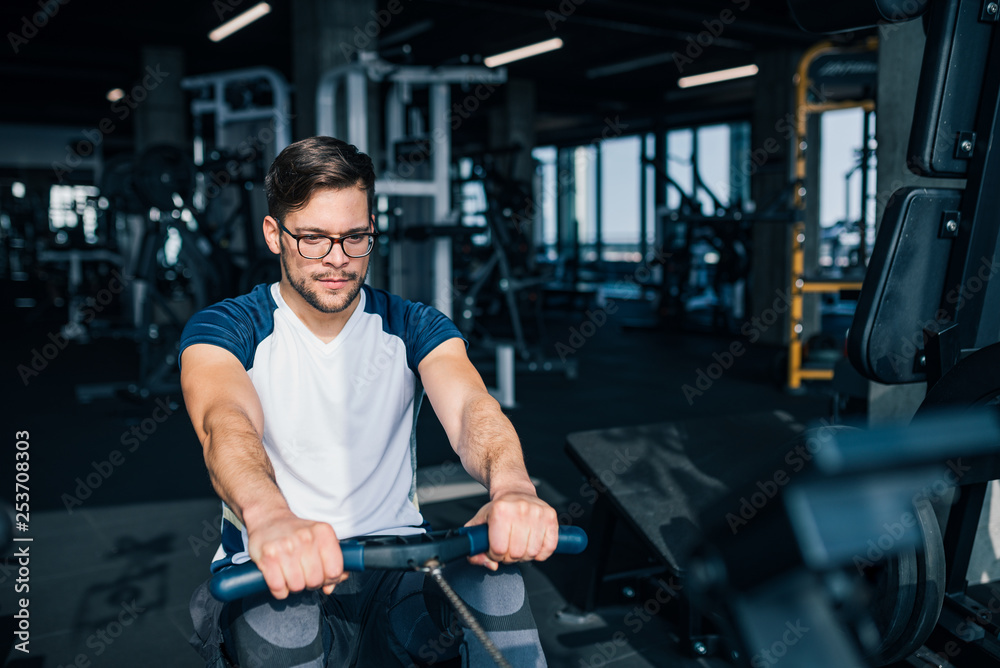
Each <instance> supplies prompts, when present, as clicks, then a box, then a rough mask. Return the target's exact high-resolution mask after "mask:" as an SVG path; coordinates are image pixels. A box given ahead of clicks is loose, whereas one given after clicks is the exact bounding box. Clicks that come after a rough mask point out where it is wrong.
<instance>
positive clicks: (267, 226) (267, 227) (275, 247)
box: [264, 216, 281, 255]
mask: <svg viewBox="0 0 1000 668" xmlns="http://www.w3.org/2000/svg"><path fill="white" fill-rule="evenodd" d="M264 241H265V242H266V243H267V247H268V249H270V251H271V252H272V253H274V254H275V255H281V228H280V227H278V221H277V220H275V219H274V218H272V217H271V216H264Z"/></svg>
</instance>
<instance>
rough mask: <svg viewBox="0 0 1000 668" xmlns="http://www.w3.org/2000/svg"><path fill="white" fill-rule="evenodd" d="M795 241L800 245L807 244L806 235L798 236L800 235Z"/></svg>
mask: <svg viewBox="0 0 1000 668" xmlns="http://www.w3.org/2000/svg"><path fill="white" fill-rule="evenodd" d="M795 240H796V241H798V242H799V243H800V244H801V243H805V240H806V235H804V234H798V235H796V237H795Z"/></svg>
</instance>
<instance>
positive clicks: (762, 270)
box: [736, 49, 802, 345]
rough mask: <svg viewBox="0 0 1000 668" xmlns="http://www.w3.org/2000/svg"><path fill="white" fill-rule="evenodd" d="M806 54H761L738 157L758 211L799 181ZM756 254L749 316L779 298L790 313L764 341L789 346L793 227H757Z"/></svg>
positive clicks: (770, 329) (762, 333) (765, 333)
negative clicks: (800, 90)
mask: <svg viewBox="0 0 1000 668" xmlns="http://www.w3.org/2000/svg"><path fill="white" fill-rule="evenodd" d="M801 55H802V54H801V52H799V51H793V50H787V49H782V50H777V51H763V52H761V53H759V54H758V55H757V66H758V68H759V69H760V72H759V74H758V75H757V81H756V86H757V90H758V91H761V93H760V94H758V95H756V96H755V97H754V111H753V121H752V124H753V126H752V130H751V138H750V155H747V156H736V159H737V165H739V167H740V169H741V170H742V172H743V173H747V174H749V175H750V179H751V180H750V190H751V195H752V197H753V200H754V202H756V204H757V206H758V207H761V206H763V205H764V204H766V203H767V202H769V201H771V200H773V199H774V198H775V197H778V196H780V195H781V194H782V193H783V192H786V193H787V190H788V187H789V184H790V183H791V182H792V180H793V178H794V159H795V152H794V150H793V149H794V146H793V142H794V140H795V121H794V108H795V106H794V105H795V86H794V82H793V77H794V75H795V69H796V67H797V66H798V63H799V59H800V58H801ZM765 91H766V93H764V92H765ZM755 158H756V159H755ZM752 253H753V257H752V260H751V266H752V270H751V276H750V303H749V309H750V312H749V313H747V318H748V319H750V318H753V317H754V316H760V314H761V312H762V311H764V310H765V309H769V308H771V306H772V305H773V304H774V303H775V300H779V302H780V303H781V304H785V308H784V309H783V310H785V311H786V313H784V314H782V315H780V316H779V318H778V320H777V321H776V322H775V323H774V324H772V325H771V326H769V327H767V328H762V329H760V330H759V333H760V338H759V342H760V343H765V344H771V345H786V344H787V342H788V314H787V305H786V301H787V300H785V299H784V298H783V297H782V295H787V293H788V288H789V281H790V264H791V225H790V224H780V223H772V222H759V223H757V224H756V225H755V226H754V229H753V248H752Z"/></svg>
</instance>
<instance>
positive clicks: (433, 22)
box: [0, 0, 817, 137]
mask: <svg viewBox="0 0 1000 668" xmlns="http://www.w3.org/2000/svg"><path fill="white" fill-rule="evenodd" d="M394 1H395V2H397V3H400V4H401V6H402V10H401V11H398V13H397V14H396V15H394V17H393V20H392V22H391V23H390V24H389V25H387V26H386V28H385V29H384V30H382V31H381V33H380V34H379V40H380V50H381V53H382V56H383V57H384V58H386V59H388V60H390V61H393V62H404V61H405V62H411V63H414V64H422V65H443V64H451V63H458V62H462V60H463V59H467V60H470V61H472V62H476V61H477V59H479V58H481V57H482V56H485V55H490V54H493V53H497V52H501V51H505V50H508V49H510V48H514V47H517V46H523V45H525V44H529V43H533V42H535V41H540V40H544V39H550V38H552V37H560V38H562V39H563V41H564V44H565V46H564V48H563V49H561V50H559V51H556V52H553V53H549V54H544V55H541V56H537V57H534V58H531V59H527V60H524V61H521V62H518V63H514V64H511V65H510V66H509V67H508V74H509V77H511V78H523V79H530V80H533V81H535V83H536V94H537V104H538V115H537V127H538V130H539V132H540V134H542V135H544V134H545V133H549V134H550V135H551V136H553V137H556V136H558V134H559V132H560V128H565V127H571V126H572V125H573V123H572V119H574V118H578V117H581V116H586V117H590V118H597V119H600V118H602V117H603V116H606V115H607V114H623V115H625V116H626V117H632V118H639V117H647V118H648V117H652V116H655V115H657V114H662V113H664V111H665V110H668V109H669V110H670V111H677V110H678V109H683V108H684V107H685V105H687V106H688V107H690V108H691V109H692V110H694V109H700V110H707V109H712V110H716V111H718V110H720V109H726V108H729V107H732V106H733V105H736V106H738V105H739V104H740V103H743V104H744V105H748V104H749V100H750V99H751V96H752V94H753V93H752V90H749V89H747V88H746V85H744V87H743V88H742V89H740V88H738V87H737V88H732V89H731V91H730V92H729V93H726V89H725V88H724V87H710V88H715V89H716V90H714V91H709V90H708V89H706V91H705V93H704V96H703V97H700V98H699V99H698V100H688V101H685V100H686V98H685V96H676V95H675V96H674V97H671V95H673V94H674V93H676V92H677V89H676V80H677V78H678V76H679V72H678V69H679V68H678V64H677V63H676V62H675V57H674V54H675V53H677V54H682V55H684V56H685V58H688V57H689V58H690V62H688V61H682V62H680V66H681V67H682V68H683V70H684V71H683V74H689V73H698V72H703V71H710V70H714V69H719V68H723V67H730V66H734V65H744V64H749V63H751V62H753V61H754V54H755V52H757V51H760V50H765V49H772V48H776V47H780V46H793V47H799V48H805V47H807V46H808V45H810V44H812V43H814V42H815V41H816V40H817V37H816V36H815V35H809V34H806V33H804V32H802V31H801V30H800V29H799V28H797V27H796V25H795V24H794V22H793V20H792V19H791V17H790V15H789V12H788V9H787V5H786V0H698V1H690V0H681V1H672V2H656V1H653V0H625V1H619V0H547V1H542V0H537V1H536V0H394ZM46 2H48V3H49V5H50V6H51V7H53V8H54V7H58V11H56V12H52V11H50V13H51V14H53V15H52V16H51V17H49V18H48V20H47V21H46V22H45V25H42V26H41V27H40V28H37V31H35V30H33V28H34V26H32V25H30V23H29V22H30V21H31V18H32V17H33V16H37V15H38V12H39V11H40V10H39V5H40V4H41V5H45V3H46ZM59 3H63V4H59ZM227 4H231V5H236V6H237V7H236V11H237V12H238V11H240V10H242V8H243V7H244V6H245V7H249V6H251V5H252V0H243V1H242V3H241V2H240V0H148V1H145V2H143V1H136V0H104V1H99V2H98V1H91V2H84V1H83V0H27V1H25V0H5V1H4V2H3V3H0V21H2V25H3V26H4V31H3V32H4V33H5V35H6V39H5V41H6V42H7V44H5V45H3V47H2V48H0V52H2V54H3V55H2V56H0V82H2V86H3V91H4V95H3V103H2V104H0V123H17V124H24V123H31V124H49V125H69V126H79V127H80V128H87V127H94V126H95V125H96V124H97V123H98V122H100V120H101V119H102V118H104V117H106V116H107V115H108V109H109V106H110V103H109V102H108V101H107V100H106V99H105V94H106V92H107V91H108V90H110V89H112V88H115V87H119V88H123V89H125V90H129V88H130V87H131V86H134V85H135V84H136V83H137V82H138V81H139V80H140V79H141V65H140V63H141V56H140V54H141V49H142V48H143V47H144V46H150V45H166V46H175V47H181V48H182V49H183V51H184V58H185V69H186V74H197V73H205V72H217V71H223V70H227V69H236V68H242V67H248V66H253V65H265V66H270V67H274V68H276V69H278V70H279V71H280V72H282V73H283V74H284V75H285V76H286V77H287V78H288V79H290V80H291V79H293V77H292V49H293V35H292V28H291V25H292V14H291V9H290V4H291V3H286V2H282V0H272V2H271V4H272V7H273V11H272V12H271V13H270V14H269V15H267V16H265V17H264V18H262V19H260V20H259V21H257V22H256V23H254V24H252V25H251V26H249V27H247V28H245V29H244V30H242V31H240V32H238V33H236V34H235V35H233V36H231V37H229V38H227V39H225V40H223V41H222V42H220V43H213V42H210V41H209V40H208V39H207V33H208V32H209V31H210V30H211V29H212V28H215V27H217V26H218V25H219V23H220V22H221V21H220V19H219V16H218V13H217V8H218V7H220V6H221V7H226V6H227ZM378 4H379V6H380V7H384V6H385V4H386V3H385V2H384V1H383V2H379V3H378ZM95 6H96V8H95ZM397 7H398V5H397ZM234 13H236V12H233V13H230V14H228V15H227V16H226V18H228V17H229V16H232V15H233V14H234ZM42 18H44V17H42ZM36 22H37V21H36ZM15 35H18V36H19V37H15ZM21 38H23V39H21ZM404 45H405V47H404ZM623 64H625V65H623ZM732 91H737V92H735V93H734V92H732Z"/></svg>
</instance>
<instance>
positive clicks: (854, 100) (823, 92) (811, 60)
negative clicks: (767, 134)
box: [787, 37, 878, 392]
mask: <svg viewBox="0 0 1000 668" xmlns="http://www.w3.org/2000/svg"><path fill="white" fill-rule="evenodd" d="M877 49H878V40H877V39H876V38H874V37H873V38H869V39H868V40H866V41H864V42H863V43H861V44H858V45H850V46H838V45H834V44H833V43H831V42H821V43H820V44H817V45H816V46H814V47H813V48H811V49H809V50H808V51H807V52H806V54H805V55H804V56H803V57H802V59H801V61H800V62H799V67H798V72H797V73H796V76H797V84H796V90H795V192H794V198H795V203H794V208H795V210H796V212H797V213H798V217H797V219H796V221H795V223H794V224H793V225H792V257H791V271H792V275H791V289H790V291H789V295H790V297H791V305H790V306H791V314H790V318H789V332H788V370H787V388H788V390H790V391H793V392H794V391H797V390H799V389H800V388H801V387H802V381H803V380H831V379H833V374H834V369H833V367H832V366H830V365H828V364H819V365H817V364H815V363H814V364H806V363H805V362H804V358H805V357H806V355H805V352H806V350H805V348H806V345H805V344H806V340H807V336H806V331H805V329H806V326H805V322H804V320H805V296H806V295H807V294H814V295H822V294H831V293H832V294H841V293H845V292H849V293H856V292H857V291H858V290H860V289H861V282H862V281H861V279H862V278H863V273H864V260H865V259H866V255H867V254H866V252H865V243H866V241H865V238H866V236H867V225H866V224H865V221H866V218H865V211H866V207H865V202H866V197H867V192H868V169H867V165H868V156H869V155H870V148H869V146H868V133H869V129H868V119H869V116H870V115H871V113H872V112H873V111H874V110H875V100H874V99H871V98H872V97H873V96H874V92H875V91H874V85H875V76H874V69H875V68H876V67H877V61H876V60H875V56H876V54H877ZM831 64H835V65H838V66H839V69H841V70H846V71H848V72H854V71H860V72H861V75H860V76H859V75H852V76H847V77H841V79H845V80H846V82H845V81H840V82H837V81H836V80H835V79H836V77H830V76H828V75H827V76H824V75H823V74H822V72H824V71H825V70H829V69H831V68H830V67H829V66H830V65H831ZM832 69H833V71H837V68H832ZM851 108H860V109H862V110H863V111H864V114H865V124H864V130H863V132H862V134H863V139H862V147H861V154H862V158H861V165H862V166H861V193H862V194H861V225H860V227H861V229H860V245H859V260H860V262H859V264H858V266H857V267H855V269H856V270H857V269H860V273H861V275H853V276H852V275H846V274H845V275H842V276H839V277H829V276H826V277H821V276H816V275H812V276H810V275H809V274H808V273H807V269H806V251H805V248H806V242H807V240H808V239H809V235H808V234H807V233H806V227H807V226H806V220H805V218H806V216H807V211H806V208H807V204H808V203H809V199H808V198H807V196H806V195H807V186H806V166H807V164H808V161H807V151H808V149H809V137H808V134H809V133H808V127H809V118H810V116H811V115H814V114H822V113H823V112H827V111H834V110H839V109H851ZM817 199H818V198H812V201H816V200H817ZM817 227H818V226H817ZM810 242H811V243H818V242H819V239H812V240H810ZM855 273H857V272H855Z"/></svg>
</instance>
